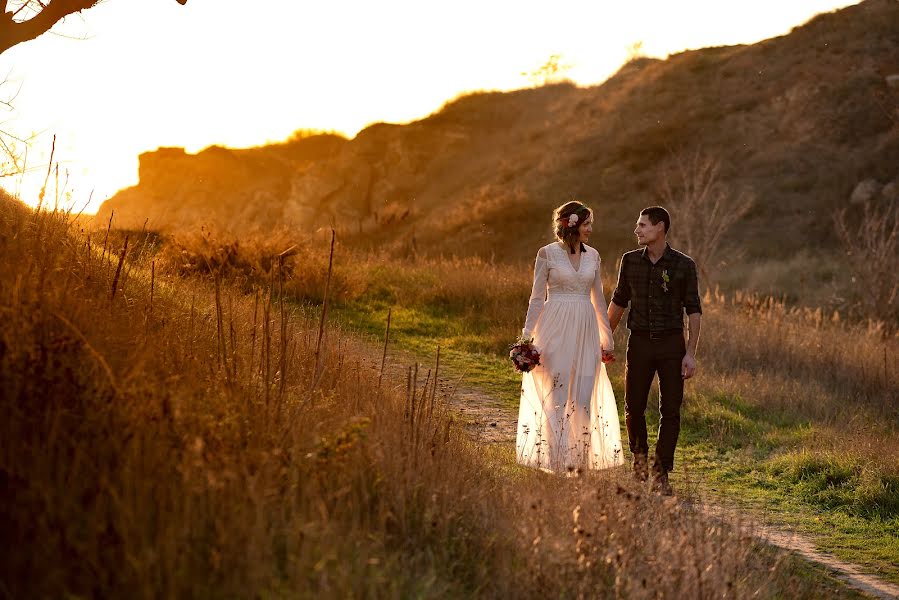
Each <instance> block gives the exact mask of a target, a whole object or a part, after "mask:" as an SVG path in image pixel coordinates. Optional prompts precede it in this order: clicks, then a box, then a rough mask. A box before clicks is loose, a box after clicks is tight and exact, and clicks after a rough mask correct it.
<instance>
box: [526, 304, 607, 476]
mask: <svg viewBox="0 0 899 600" xmlns="http://www.w3.org/2000/svg"><path fill="white" fill-rule="evenodd" d="M534 344H535V345H536V346H537V349H538V350H539V351H540V353H541V359H540V362H541V364H540V366H538V367H536V368H534V369H533V370H532V371H531V372H529V373H525V374H524V375H523V376H522V383H521V404H520V407H519V410H518V432H517V441H516V452H517V456H518V462H519V463H521V464H524V465H528V466H531V467H536V468H542V469H549V470H551V471H555V472H558V473H562V472H565V471H571V470H574V469H578V468H584V469H605V468H609V467H614V466H616V465H620V464H623V462H624V456H623V453H622V451H621V429H620V426H619V422H618V408H617V406H616V405H615V394H614V392H613V391H612V384H611V383H610V382H609V377H608V375H607V374H606V367H605V365H604V364H603V363H602V353H601V347H600V341H599V328H598V326H597V324H596V313H595V312H594V310H593V304H592V303H591V302H590V297H589V296H587V295H584V294H570V295H568V294H555V295H551V296H550V297H549V299H548V300H547V301H546V303H545V304H544V306H543V311H542V313H541V315H540V319H539V320H538V322H537V325H536V327H535V329H534Z"/></svg>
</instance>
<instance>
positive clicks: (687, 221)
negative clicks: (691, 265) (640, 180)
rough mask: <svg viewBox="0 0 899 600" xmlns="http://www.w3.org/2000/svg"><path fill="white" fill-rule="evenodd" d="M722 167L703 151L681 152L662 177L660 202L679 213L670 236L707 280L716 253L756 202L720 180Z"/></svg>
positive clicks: (716, 262) (712, 270) (714, 265)
mask: <svg viewBox="0 0 899 600" xmlns="http://www.w3.org/2000/svg"><path fill="white" fill-rule="evenodd" d="M720 169H721V164H720V162H719V161H718V160H717V159H715V158H713V157H711V156H709V155H706V154H704V153H703V152H701V151H696V152H694V153H692V154H687V153H683V152H682V153H680V154H676V155H674V156H672V157H671V159H670V160H669V161H668V163H667V164H666V165H665V166H664V167H663V168H662V170H661V172H660V177H659V187H658V195H659V197H660V200H661V203H662V204H664V205H666V206H668V207H669V208H670V209H671V210H672V211H674V213H675V214H676V222H677V225H676V226H675V227H674V228H673V229H672V231H671V234H670V237H671V239H672V241H674V242H675V243H676V244H678V245H680V246H681V247H682V248H683V250H684V251H685V252H686V253H687V254H689V255H690V256H691V257H692V258H693V260H694V261H695V262H696V266H697V267H698V268H699V271H700V273H701V275H702V277H703V279H705V280H706V282H707V283H708V282H710V281H711V280H712V277H713V275H714V271H715V267H717V266H718V265H719V264H720V262H721V261H720V260H718V259H717V256H718V253H719V250H720V249H721V248H722V246H723V244H724V242H725V240H726V239H727V235H728V233H729V232H730V230H731V229H732V228H733V226H734V225H736V224H737V223H738V222H739V221H740V220H741V219H742V218H743V217H744V216H746V214H747V213H748V212H749V210H750V209H751V208H752V206H753V204H754V198H753V196H752V195H751V194H750V193H748V192H745V191H743V192H734V191H733V190H731V189H730V187H728V186H727V185H726V184H725V183H724V182H723V181H721V175H720Z"/></svg>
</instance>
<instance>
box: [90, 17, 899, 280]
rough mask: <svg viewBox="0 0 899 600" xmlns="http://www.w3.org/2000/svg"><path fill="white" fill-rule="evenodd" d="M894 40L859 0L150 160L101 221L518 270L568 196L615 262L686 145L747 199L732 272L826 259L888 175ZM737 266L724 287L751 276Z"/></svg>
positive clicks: (894, 114)
mask: <svg viewBox="0 0 899 600" xmlns="http://www.w3.org/2000/svg"><path fill="white" fill-rule="evenodd" d="M896 32H899V2H896V1H895V0H867V1H866V2H863V3H861V4H859V5H857V6H852V7H848V8H846V9H843V10H840V11H837V12H834V13H827V14H822V15H819V16H817V17H815V18H814V19H812V20H811V21H810V22H808V23H807V24H805V25H803V26H801V27H798V28H796V29H794V30H793V31H792V32H791V33H790V34H788V35H785V36H782V37H778V38H774V39H770V40H766V41H763V42H760V43H758V44H754V45H746V46H730V47H718V48H704V49H701V50H694V51H687V52H683V53H680V54H677V55H674V56H671V57H670V58H668V59H667V60H654V59H648V58H640V59H636V60H633V61H631V62H630V63H628V64H627V65H625V66H624V67H622V69H621V70H620V71H619V72H618V73H617V74H615V75H614V76H613V77H611V78H610V79H609V80H607V81H606V82H605V83H603V84H602V85H597V86H593V87H586V88H579V87H576V86H574V85H571V84H559V85H551V86H546V87H541V88H537V89H526V90H520V91H514V92H509V93H476V94H472V95H468V96H465V97H461V98H459V99H457V100H455V101H453V102H450V103H448V104H447V105H446V106H444V107H443V108H442V109H441V110H440V111H438V112H437V113H435V114H433V115H431V116H429V117H427V118H425V119H423V120H420V121H417V122H414V123H410V124H407V125H389V124H383V123H381V124H376V125H372V126H370V127H368V128H366V129H364V130H363V131H361V132H360V133H359V134H358V135H357V136H356V137H355V138H354V139H352V140H346V139H343V138H340V137H338V136H334V135H317V136H309V137H301V138H298V139H295V140H292V141H289V142H285V143H283V144H278V145H274V146H266V147H260V148H253V149H246V150H230V149H225V148H218V147H213V148H208V149H206V150H204V151H202V152H200V153H198V154H196V155H188V154H185V153H184V152H183V151H182V150H179V149H160V150H158V151H156V152H151V153H147V154H144V155H142V156H141V157H140V183H139V184H138V185H137V186H135V187H133V188H129V189H126V190H123V191H121V192H120V193H118V194H117V195H116V196H114V197H113V198H111V199H110V200H108V201H107V202H106V203H104V205H103V206H102V207H101V209H100V213H99V218H100V220H101V221H103V222H105V220H106V219H107V218H108V215H109V212H110V211H111V210H113V209H114V210H115V213H116V222H117V223H118V224H119V225H121V226H141V225H142V224H143V222H144V220H145V219H147V218H149V220H150V223H151V226H153V227H156V228H159V229H162V230H164V231H165V230H168V231H173V230H178V229H181V228H185V227H187V228H192V227H197V226H198V223H201V222H202V223H205V224H212V225H215V226H217V227H220V228H222V229H226V230H228V231H231V232H233V233H235V234H238V235H240V234H251V233H255V232H265V231H269V230H271V228H273V227H279V226H284V227H289V228H295V229H297V231H312V230H315V229H316V228H319V227H321V226H323V225H324V226H327V225H336V226H337V227H338V229H339V230H340V231H341V234H342V237H343V239H344V241H345V242H346V243H349V244H353V243H355V244H360V245H379V246H386V247H388V248H393V249H395V250H396V251H397V252H407V251H409V250H410V249H411V248H412V247H413V246H414V249H415V251H417V252H419V253H444V254H473V253H477V254H482V255H493V256H495V257H496V258H497V259H498V260H515V261H518V260H523V259H530V257H531V256H532V255H533V252H534V250H535V248H536V247H537V246H538V245H539V244H540V243H542V242H543V241H544V240H546V239H547V236H548V231H549V229H548V217H549V211H550V209H551V208H553V207H554V206H556V205H558V204H560V203H562V202H564V201H566V200H568V199H570V198H573V197H574V198H579V199H582V200H583V201H585V202H587V203H588V204H590V205H591V206H594V207H595V208H596V209H597V218H598V226H597V227H596V231H597V234H596V237H597V245H598V246H599V248H600V250H601V251H604V252H606V253H607V254H609V253H615V254H617V253H618V252H620V251H621V250H623V249H625V248H627V247H630V246H631V245H632V243H633V242H632V236H631V233H630V232H631V230H632V226H633V225H632V224H633V221H634V220H635V219H636V215H637V211H638V210H639V209H640V208H642V207H643V206H647V205H650V204H654V203H656V202H658V196H657V190H658V178H659V168H660V166H661V165H663V164H664V163H665V162H666V161H670V160H672V156H673V155H675V154H677V153H679V152H681V153H686V152H695V151H701V152H704V153H706V154H708V155H711V156H715V157H717V158H718V159H719V160H720V161H721V168H722V171H721V173H722V179H723V183H724V184H725V185H726V186H728V188H729V189H731V190H732V191H733V192H734V195H736V194H737V193H738V192H740V191H747V192H749V193H751V194H753V195H754V196H755V197H756V198H757V203H756V205H755V208H754V209H753V210H752V211H751V212H750V214H749V215H748V216H747V217H746V219H745V222H744V223H743V225H742V226H741V227H740V228H739V231H737V232H736V233H735V235H734V236H733V240H731V241H732V243H733V244H734V245H738V246H740V247H742V248H744V249H745V251H746V254H745V258H746V259H747V263H751V262H752V261H755V263H757V264H762V265H763V264H767V262H770V261H780V260H781V259H782V258H783V257H785V256H786V257H795V256H796V255H798V254H803V253H805V254H809V253H812V254H813V253H815V252H818V251H821V250H824V251H825V252H830V249H832V248H833V247H834V245H835V238H834V234H833V226H832V220H831V214H832V212H833V210H834V209H835V208H837V207H839V206H841V205H843V204H845V203H846V202H848V201H849V198H850V196H851V195H852V192H853V190H854V189H855V187H856V185H857V184H858V183H859V182H861V181H863V180H866V179H874V180H877V181H879V182H880V183H881V184H886V183H888V182H890V181H893V180H896V179H899V90H897V89H895V88H894V87H891V86H890V85H889V83H888V79H887V78H888V77H889V76H890V75H893V74H899V35H897V33H896ZM889 189H891V190H895V186H892V187H891V188H889ZM886 201H890V200H889V199H887V200H886ZM675 224H677V221H676V216H675ZM834 256H837V255H836V254H834ZM837 258H838V256H837ZM797 268H812V267H808V266H807V265H800V266H797ZM814 268H815V269H818V271H819V273H818V274H819V275H820V276H821V277H826V273H825V272H824V271H821V269H820V268H819V267H817V266H816V267H814ZM747 269H748V267H744V268H742V269H741V270H739V272H735V273H732V274H730V275H729V276H730V278H731V279H735V278H744V277H748V278H750V279H752V278H753V277H756V278H757V277H759V274H758V273H755V274H753V273H751V272H750V271H749V270H747ZM783 276H784V277H788V276H790V274H789V273H784V274H783ZM775 279H776V278H775ZM750 283H752V282H750ZM756 283H758V282H756ZM761 283H766V282H761ZM767 283H768V284H771V285H776V281H774V279H772V280H771V281H768V282H767Z"/></svg>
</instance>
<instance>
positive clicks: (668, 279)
mask: <svg viewBox="0 0 899 600" xmlns="http://www.w3.org/2000/svg"><path fill="white" fill-rule="evenodd" d="M670 282H671V277H669V276H668V269H662V289H663V290H665V292H667V291H668V284H669V283H670Z"/></svg>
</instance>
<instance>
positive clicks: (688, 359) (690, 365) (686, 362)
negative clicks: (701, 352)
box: [680, 352, 696, 379]
mask: <svg viewBox="0 0 899 600" xmlns="http://www.w3.org/2000/svg"><path fill="white" fill-rule="evenodd" d="M695 373H696V359H695V358H693V355H692V354H690V353H689V352H688V353H687V354H685V355H684V359H683V360H682V361H681V363H680V375H681V377H683V378H684V379H690V378H691V377H693V375H694V374H695Z"/></svg>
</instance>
